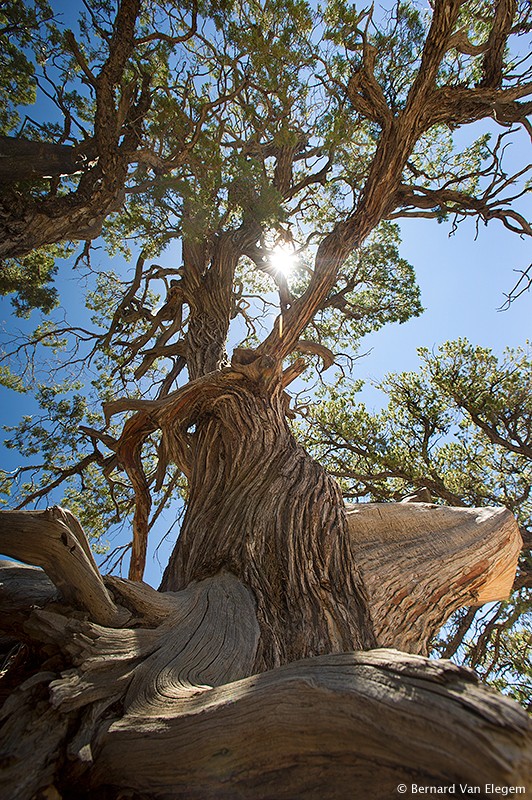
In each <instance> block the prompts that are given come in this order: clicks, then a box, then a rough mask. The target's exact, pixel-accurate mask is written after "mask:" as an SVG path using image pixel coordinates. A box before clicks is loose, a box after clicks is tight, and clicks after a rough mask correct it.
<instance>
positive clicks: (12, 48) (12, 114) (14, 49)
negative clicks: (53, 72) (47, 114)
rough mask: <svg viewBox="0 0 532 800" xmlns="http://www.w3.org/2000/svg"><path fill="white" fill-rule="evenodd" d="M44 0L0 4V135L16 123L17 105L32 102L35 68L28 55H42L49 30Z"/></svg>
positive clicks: (47, 11)
mask: <svg viewBox="0 0 532 800" xmlns="http://www.w3.org/2000/svg"><path fill="white" fill-rule="evenodd" d="M52 16H53V15H52V10H51V8H50V6H49V4H48V2H47V0H29V2H25V1H24V0H7V2H3V3H1V4H0V134H1V135H6V134H7V133H9V132H10V131H12V130H13V129H14V128H15V127H16V126H17V125H18V124H19V122H20V113H19V110H18V108H17V105H29V104H31V103H33V102H35V97H36V83H35V77H34V76H35V67H34V62H33V59H32V57H31V56H30V55H29V53H30V52H31V51H32V50H33V51H34V53H35V55H36V56H37V58H39V57H40V56H42V50H43V38H42V37H43V33H44V29H46V30H47V32H48V31H49V30H50V29H51V21H52Z"/></svg>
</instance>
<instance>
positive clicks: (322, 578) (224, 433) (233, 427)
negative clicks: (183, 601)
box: [161, 378, 375, 670]
mask: <svg viewBox="0 0 532 800" xmlns="http://www.w3.org/2000/svg"><path fill="white" fill-rule="evenodd" d="M284 410H285V409H284V401H283V395H282V392H281V390H280V389H277V390H276V391H274V392H273V394H271V393H270V391H269V389H268V388H267V387H266V386H264V385H262V388H261V384H260V383H255V384H253V383H251V382H250V381H248V380H246V379H245V378H243V380H242V381H240V385H238V384H237V383H233V384H232V385H229V386H228V387H227V388H226V389H225V391H223V393H221V394H220V396H218V397H217V398H216V399H215V400H214V401H213V402H212V403H211V404H210V408H209V411H208V413H207V414H206V416H205V417H204V418H202V419H200V420H199V421H198V424H197V430H196V434H195V437H194V445H193V448H194V452H193V459H192V463H193V468H192V473H191V475H190V496H189V501H188V505H187V513H186V517H185V520H184V524H183V528H182V531H181V534H180V536H179V539H178V541H177V544H176V547H175V550H174V553H173V554H172V557H171V559H170V562H169V564H168V567H167V569H166V571H165V574H164V578H163V582H162V586H161V589H163V590H166V591H167V590H174V591H175V590H179V589H182V588H184V587H185V586H187V585H188V584H189V583H190V581H192V580H201V579H204V578H206V577H209V576H212V575H215V574H217V573H218V572H219V571H220V570H222V569H226V570H229V571H230V572H231V573H233V574H234V575H236V576H238V577H239V578H240V579H241V580H242V581H243V582H244V583H245V584H246V585H248V586H249V587H250V588H251V589H252V591H253V593H254V596H255V598H256V601H257V614H258V619H259V624H260V628H261V646H260V648H259V652H258V654H257V661H256V664H255V667H256V669H257V670H263V669H269V668H272V667H274V666H278V665H279V664H284V663H287V662H290V661H293V660H295V659H298V658H307V657H309V656H315V655H321V654H324V653H338V652H346V651H348V650H353V649H367V648H369V647H372V646H374V645H375V637H374V634H373V629H372V624H371V619H370V614H369V609H368V605H367V597H366V595H365V592H364V589H363V582H362V577H361V575H360V572H359V570H358V567H357V565H356V558H355V552H354V547H353V543H352V539H351V537H350V535H349V531H348V527H347V519H346V514H345V509H344V506H343V502H342V497H341V494H340V491H339V488H338V486H337V485H336V483H335V481H334V480H333V479H332V478H330V477H329V476H328V475H327V474H326V473H325V471H324V470H323V469H322V467H320V465H319V464H317V463H316V462H315V461H313V460H312V459H311V458H310V456H309V455H308V454H307V453H306V452H305V450H304V449H303V448H302V447H301V446H300V445H298V444H297V442H296V441H295V439H294V437H293V435H292V433H291V432H290V429H289V427H288V425H287V422H286V418H285V414H284Z"/></svg>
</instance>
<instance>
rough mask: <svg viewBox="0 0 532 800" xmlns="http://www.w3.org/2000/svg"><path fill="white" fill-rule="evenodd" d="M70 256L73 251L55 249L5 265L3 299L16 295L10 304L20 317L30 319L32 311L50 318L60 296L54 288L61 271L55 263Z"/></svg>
mask: <svg viewBox="0 0 532 800" xmlns="http://www.w3.org/2000/svg"><path fill="white" fill-rule="evenodd" d="M71 252H72V248H71V247H68V246H64V245H54V246H49V247H46V248H41V249H39V250H33V251H32V252H31V253H29V254H28V255H27V256H25V257H24V258H20V259H17V260H15V259H6V260H5V261H4V262H3V264H2V271H1V272H0V295H4V296H5V295H10V294H12V295H14V296H13V297H12V299H11V303H12V305H13V308H14V309H15V314H16V315H17V317H28V316H29V315H30V313H31V311H32V310H33V309H40V310H41V311H43V312H44V313H45V314H48V313H50V311H51V310H52V309H53V308H54V307H55V306H57V304H58V302H59V295H58V291H57V289H56V287H55V286H53V285H52V284H53V280H54V277H55V275H56V274H57V270H58V266H57V263H56V259H58V258H66V257H67V256H68V255H70V254H71Z"/></svg>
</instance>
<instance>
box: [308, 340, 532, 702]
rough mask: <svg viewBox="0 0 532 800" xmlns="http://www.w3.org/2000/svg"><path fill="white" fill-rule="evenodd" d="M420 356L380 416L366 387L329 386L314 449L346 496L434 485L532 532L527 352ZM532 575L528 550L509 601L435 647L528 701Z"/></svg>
mask: <svg viewBox="0 0 532 800" xmlns="http://www.w3.org/2000/svg"><path fill="white" fill-rule="evenodd" d="M418 352H419V355H420V357H421V360H422V367H421V369H420V370H419V372H415V373H414V372H409V373H401V374H397V375H394V374H392V375H388V376H387V377H386V378H385V380H384V381H382V382H381V384H380V385H379V388H380V389H381V390H382V391H383V392H384V393H385V396H386V398H387V405H386V406H385V407H384V408H383V409H382V411H379V412H377V413H370V412H369V411H368V409H367V408H366V407H365V406H364V405H363V404H362V403H360V402H357V397H356V393H357V392H358V391H359V390H360V388H361V386H360V384H355V385H354V387H352V389H351V390H349V389H347V388H346V387H345V386H344V385H337V386H334V387H331V388H327V389H322V392H321V394H322V397H321V399H320V402H319V403H318V404H316V405H315V406H311V407H310V408H309V409H308V410H307V415H306V418H305V421H304V425H302V430H303V431H304V434H305V438H306V441H307V444H308V446H309V447H310V449H311V452H312V453H313V454H314V455H315V456H316V457H317V458H319V459H320V461H321V462H322V463H324V464H326V465H327V467H328V469H329V471H330V472H332V473H333V474H334V475H336V476H337V477H338V478H339V480H340V483H341V485H342V488H343V491H344V495H345V497H346V498H347V499H353V500H357V501H358V500H361V499H363V500H372V501H379V502H382V501H385V502H386V501H390V500H399V499H401V498H402V497H404V496H406V495H407V494H409V493H411V492H412V491H413V490H415V489H419V488H420V487H422V486H425V487H427V488H428V489H429V491H430V493H431V495H432V496H433V498H434V501H435V502H444V503H449V504H451V505H455V506H460V505H463V506H486V505H502V506H506V507H507V508H509V509H510V510H511V511H512V512H513V513H514V514H515V515H516V517H517V519H518V521H519V523H520V525H521V526H522V528H523V530H524V531H530V530H532V451H531V444H532V405H531V392H530V386H531V380H532V359H531V350H530V346H529V344H528V343H527V345H526V346H525V347H523V348H516V349H510V350H506V351H505V353H504V356H503V358H502V359H498V358H497V356H496V355H495V354H494V353H493V352H492V351H491V350H489V349H488V348H483V347H475V346H473V345H471V344H470V343H469V342H468V341H467V340H465V339H459V340H457V341H455V342H447V343H445V344H443V345H442V346H441V347H440V348H439V349H438V351H437V352H435V353H431V352H429V351H428V350H427V349H426V348H421V349H420V350H419V351H418ZM528 535H529V534H528ZM531 567H532V562H531V559H530V554H529V553H527V551H525V553H524V554H523V556H522V558H521V562H520V573H519V575H518V578H517V583H516V586H517V588H516V590H515V592H514V595H513V596H512V600H511V602H510V603H507V604H497V605H495V606H489V607H488V608H487V610H486V609H485V610H481V611H479V612H477V615H476V621H475V623H474V624H473V620H471V623H470V625H469V627H468V628H467V630H465V631H463V632H462V633H461V636H460V637H459V639H458V641H456V642H455V643H454V645H453V648H452V649H451V650H449V649H447V648H448V646H449V644H450V642H452V641H453V639H454V638H455V634H456V631H457V630H459V629H460V622H461V621H462V620H463V619H464V618H465V617H466V615H467V613H468V612H467V611H460V612H457V614H456V615H455V616H454V617H453V618H452V619H451V621H450V622H449V624H448V626H446V628H444V630H443V632H442V634H440V638H439V640H438V641H437V642H435V647H436V650H437V652H438V653H440V654H445V655H446V656H451V655H452V656H456V657H457V658H458V660H460V661H461V662H462V663H466V664H469V665H470V666H473V667H475V668H476V669H478V671H479V672H480V673H481V674H482V675H483V676H484V677H485V678H486V680H489V681H490V682H491V683H493V685H495V686H497V688H500V689H504V690H505V691H508V692H509V693H510V694H512V696H514V697H515V698H516V699H517V700H519V701H520V702H523V701H524V700H525V699H526V697H527V693H528V697H529V693H530V689H531V688H532V684H531V675H530V669H529V667H525V668H523V667H524V663H525V661H526V652H529V650H530V647H531V634H530V614H529V609H530V599H531V598H530V589H527V588H526V587H527V586H529V585H530V574H531V572H532V569H531ZM527 576H528V577H527ZM527 648H528V650H527Z"/></svg>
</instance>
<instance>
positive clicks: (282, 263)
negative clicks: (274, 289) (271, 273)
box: [270, 244, 297, 277]
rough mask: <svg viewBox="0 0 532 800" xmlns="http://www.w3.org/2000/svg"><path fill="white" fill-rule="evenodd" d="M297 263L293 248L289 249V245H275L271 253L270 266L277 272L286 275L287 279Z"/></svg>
mask: <svg viewBox="0 0 532 800" xmlns="http://www.w3.org/2000/svg"><path fill="white" fill-rule="evenodd" d="M296 263H297V256H296V254H295V252H294V250H293V248H291V247H288V246H287V245H283V244H278V245H275V247H274V248H273V250H272V251H271V255H270V264H271V265H272V267H273V269H274V270H275V271H276V272H278V273H280V274H281V275H284V276H285V277H288V275H290V273H291V272H292V271H293V269H294V267H295V265H296Z"/></svg>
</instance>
